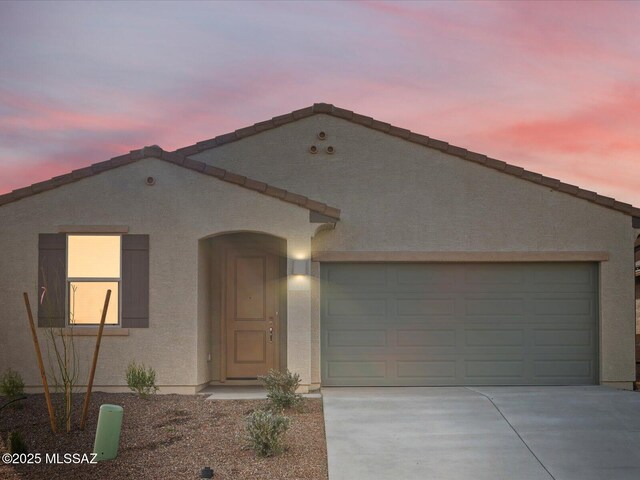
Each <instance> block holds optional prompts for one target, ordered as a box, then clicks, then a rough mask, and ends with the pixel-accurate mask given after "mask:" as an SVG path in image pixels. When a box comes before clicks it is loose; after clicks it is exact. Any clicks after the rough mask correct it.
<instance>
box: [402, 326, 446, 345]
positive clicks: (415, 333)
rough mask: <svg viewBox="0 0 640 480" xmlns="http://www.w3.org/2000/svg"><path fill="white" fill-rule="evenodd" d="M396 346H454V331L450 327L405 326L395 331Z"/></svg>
mask: <svg viewBox="0 0 640 480" xmlns="http://www.w3.org/2000/svg"><path fill="white" fill-rule="evenodd" d="M396 338H397V343H396V344H397V346H398V347H455V345H456V331H455V330H454V329H451V328H447V329H444V328H429V329H426V328H405V329H398V330H397V331H396Z"/></svg>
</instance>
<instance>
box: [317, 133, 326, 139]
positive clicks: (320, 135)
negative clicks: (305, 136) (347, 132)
mask: <svg viewBox="0 0 640 480" xmlns="http://www.w3.org/2000/svg"><path fill="white" fill-rule="evenodd" d="M318 138H319V139H320V140H326V139H327V134H326V133H325V132H318Z"/></svg>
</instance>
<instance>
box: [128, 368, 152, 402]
mask: <svg viewBox="0 0 640 480" xmlns="http://www.w3.org/2000/svg"><path fill="white" fill-rule="evenodd" d="M126 375H127V385H129V388H130V389H131V390H132V391H133V392H135V393H137V394H138V396H139V397H140V398H147V397H148V396H149V395H152V394H154V393H156V392H157V391H158V387H157V386H156V371H155V370H154V369H153V368H151V367H149V368H147V367H145V366H144V364H143V363H141V364H140V365H138V364H137V363H136V362H131V363H130V364H129V366H128V367H127V374H126Z"/></svg>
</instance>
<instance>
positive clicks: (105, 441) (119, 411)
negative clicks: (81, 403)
mask: <svg viewBox="0 0 640 480" xmlns="http://www.w3.org/2000/svg"><path fill="white" fill-rule="evenodd" d="M123 412H124V410H123V408H122V407H121V406H120V405H108V404H106V405H101V406H100V415H98V428H97V429H96V439H95V442H94V444H93V453H96V454H97V456H96V460H113V459H114V458H116V457H117V456H118V446H119V445H120V430H121V428H122V415H123Z"/></svg>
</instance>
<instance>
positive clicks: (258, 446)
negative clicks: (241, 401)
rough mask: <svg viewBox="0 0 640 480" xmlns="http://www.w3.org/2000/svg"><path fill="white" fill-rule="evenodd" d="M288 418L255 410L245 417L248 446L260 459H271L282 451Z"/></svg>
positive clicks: (287, 427)
mask: <svg viewBox="0 0 640 480" xmlns="http://www.w3.org/2000/svg"><path fill="white" fill-rule="evenodd" d="M289 423H290V422H289V418H287V417H285V416H284V415H281V414H279V413H273V412H270V411H268V410H256V411H254V412H252V413H251V414H250V415H248V416H247V433H248V439H249V446H250V447H251V448H252V449H253V450H254V451H255V452H256V453H257V454H258V455H259V456H261V457H272V456H273V455H277V454H279V453H281V452H282V451H283V450H284V434H285V433H286V432H287V430H288V429H289Z"/></svg>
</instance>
